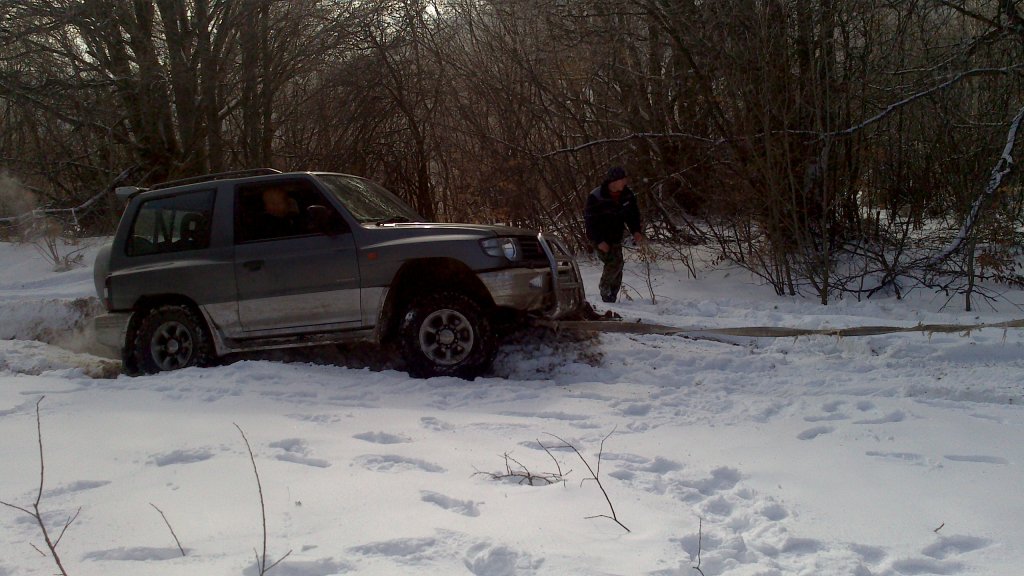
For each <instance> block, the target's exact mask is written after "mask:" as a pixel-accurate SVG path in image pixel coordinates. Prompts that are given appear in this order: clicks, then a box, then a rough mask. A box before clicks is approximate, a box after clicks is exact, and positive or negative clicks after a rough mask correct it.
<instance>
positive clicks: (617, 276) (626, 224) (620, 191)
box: [583, 166, 644, 302]
mask: <svg viewBox="0 0 1024 576" xmlns="http://www.w3.org/2000/svg"><path fill="white" fill-rule="evenodd" d="M628 183H629V182H628V180H627V177H626V170H625V169H624V168H622V167H621V166H615V167H613V168H612V169H610V170H608V176H607V177H606V178H605V179H604V182H603V183H602V184H601V185H600V186H598V187H597V188H594V190H593V191H592V192H591V193H590V195H589V196H587V207H586V209H585V210H584V211H583V220H584V222H585V223H586V226H587V238H588V239H589V240H590V243H591V244H593V245H594V247H595V248H596V249H597V257H598V258H600V259H601V262H603V263H604V271H603V272H602V273H601V283H600V285H599V287H600V289H601V300H603V301H604V302H615V299H616V297H617V296H618V295H619V287H621V286H622V265H623V260H622V232H623V229H624V228H626V229H629V232H630V233H631V234H633V241H634V242H636V243H637V244H639V243H640V242H641V241H642V240H643V238H644V236H643V234H642V233H641V232H640V230H641V226H640V209H639V207H637V205H636V196H634V195H633V191H632V190H630V189H629V186H627V184H628Z"/></svg>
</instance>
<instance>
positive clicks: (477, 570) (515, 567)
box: [463, 544, 544, 576]
mask: <svg viewBox="0 0 1024 576" xmlns="http://www.w3.org/2000/svg"><path fill="white" fill-rule="evenodd" d="M463 563H464V564H465V565H466V568H468V569H469V571H470V572H472V573H473V574H475V575H476V576H517V575H520V574H523V575H527V574H534V573H536V571H537V569H539V568H540V566H541V564H543V563H544V560H543V559H539V560H535V559H534V558H533V557H532V556H530V555H529V554H527V553H525V552H517V551H516V550H513V549H512V548H509V547H508V546H492V545H491V544H477V545H475V546H473V547H472V548H470V549H469V551H468V552H467V553H466V558H465V559H464V560H463Z"/></svg>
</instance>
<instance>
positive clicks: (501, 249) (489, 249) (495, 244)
mask: <svg viewBox="0 0 1024 576" xmlns="http://www.w3.org/2000/svg"><path fill="white" fill-rule="evenodd" d="M480 247H481V248H483V249H484V252H485V253H486V254H487V255H488V256H504V257H505V258H507V259H508V260H510V261H512V262H516V261H517V260H519V258H520V254H521V252H520V250H519V242H516V239H515V238H487V239H486V240H481V241H480Z"/></svg>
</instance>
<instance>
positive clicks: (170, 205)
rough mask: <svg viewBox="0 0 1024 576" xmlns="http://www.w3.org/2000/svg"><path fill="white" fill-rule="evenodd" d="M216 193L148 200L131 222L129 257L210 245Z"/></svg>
mask: <svg viewBox="0 0 1024 576" xmlns="http://www.w3.org/2000/svg"><path fill="white" fill-rule="evenodd" d="M213 198H214V191H213V190H203V191H201V192H189V193H186V194H179V195H177V196H170V197H167V198H158V199H155V200H148V201H146V202H144V203H143V204H142V205H141V206H140V207H139V211H138V213H137V214H136V215H135V221H134V222H133V223H132V229H131V233H130V234H129V236H128V243H127V245H126V247H125V250H126V253H127V254H128V256H144V255H146V254H161V253H165V252H180V251H184V250H199V249H202V248H208V247H209V246H210V224H211V222H212V217H213Z"/></svg>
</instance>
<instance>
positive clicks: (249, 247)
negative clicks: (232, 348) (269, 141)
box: [234, 179, 361, 337]
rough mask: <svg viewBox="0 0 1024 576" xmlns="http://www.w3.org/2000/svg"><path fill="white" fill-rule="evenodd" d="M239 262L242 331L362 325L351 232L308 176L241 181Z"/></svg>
mask: <svg viewBox="0 0 1024 576" xmlns="http://www.w3.org/2000/svg"><path fill="white" fill-rule="evenodd" d="M311 206H312V207H314V209H313V211H311V210H310V207H311ZM325 209H326V210H327V213H326V215H325V214H324V212H323V211H324V210H325ZM317 211H319V213H316V212H317ZM314 218H315V219H316V221H315V222H314ZM234 266H235V281H236V285H237V291H238V317H239V322H240V324H241V327H242V330H243V333H244V335H245V336H250V337H259V336H272V335H276V334H282V335H283V334H296V333H302V332H314V331H316V332H320V331H327V330H344V329H347V328H358V327H359V325H360V320H361V307H360V298H359V269H358V264H357V259H356V246H355V242H354V240H353V235H352V233H351V231H350V230H349V229H348V227H347V225H345V223H344V220H342V218H341V217H340V215H338V214H337V212H336V210H335V209H334V208H333V207H332V206H331V204H330V203H329V202H327V200H326V199H325V198H324V197H323V195H322V194H321V192H320V191H319V190H318V189H317V188H316V187H315V186H314V185H313V184H312V183H311V182H309V181H307V180H301V179H297V180H283V181H282V180H276V181H273V182H270V183H265V182H261V183H257V184H247V185H241V186H238V187H237V188H236V191H235V264H234Z"/></svg>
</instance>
